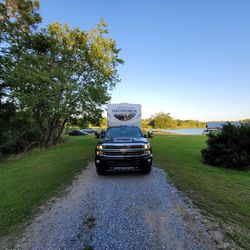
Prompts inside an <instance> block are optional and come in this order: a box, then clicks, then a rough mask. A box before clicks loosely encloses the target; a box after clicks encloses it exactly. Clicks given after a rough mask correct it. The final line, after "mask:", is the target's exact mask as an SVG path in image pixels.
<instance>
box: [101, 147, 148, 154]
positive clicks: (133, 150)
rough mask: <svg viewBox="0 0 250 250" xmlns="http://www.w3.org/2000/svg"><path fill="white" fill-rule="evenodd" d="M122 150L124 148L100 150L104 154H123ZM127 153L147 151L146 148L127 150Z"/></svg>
mask: <svg viewBox="0 0 250 250" xmlns="http://www.w3.org/2000/svg"><path fill="white" fill-rule="evenodd" d="M121 149H123V148H114V149H113V148H111V149H110V148H103V149H99V150H101V151H103V152H114V153H121ZM125 149H126V150H127V151H126V153H127V152H140V151H145V150H146V149H145V148H125Z"/></svg>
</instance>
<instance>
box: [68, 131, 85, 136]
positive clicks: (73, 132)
mask: <svg viewBox="0 0 250 250" xmlns="http://www.w3.org/2000/svg"><path fill="white" fill-rule="evenodd" d="M87 134H88V133H86V132H83V131H81V130H71V131H69V132H68V135H72V136H76V135H87Z"/></svg>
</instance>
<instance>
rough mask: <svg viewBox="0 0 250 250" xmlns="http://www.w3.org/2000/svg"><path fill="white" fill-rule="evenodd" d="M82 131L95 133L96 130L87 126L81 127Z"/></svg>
mask: <svg viewBox="0 0 250 250" xmlns="http://www.w3.org/2000/svg"><path fill="white" fill-rule="evenodd" d="M81 131H83V132H85V133H88V134H89V133H95V132H96V130H94V129H92V128H85V129H81Z"/></svg>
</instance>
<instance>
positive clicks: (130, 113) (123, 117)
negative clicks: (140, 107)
mask: <svg viewBox="0 0 250 250" xmlns="http://www.w3.org/2000/svg"><path fill="white" fill-rule="evenodd" d="M112 113H113V115H114V117H115V118H116V119H117V120H119V121H129V120H131V119H133V118H134V117H135V116H136V113H137V110H136V109H128V108H124V107H121V108H120V107H118V108H116V109H112Z"/></svg>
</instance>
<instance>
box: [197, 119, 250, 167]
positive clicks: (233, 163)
mask: <svg viewBox="0 0 250 250" xmlns="http://www.w3.org/2000/svg"><path fill="white" fill-rule="evenodd" d="M206 143H207V145H208V147H207V148H206V149H203V150H202V151H201V153H202V157H203V162H204V163H206V164H209V165H213V166H220V167H226V168H237V169H241V170H246V169H250V126H247V125H243V124H242V125H241V126H240V127H235V126H233V125H232V124H231V123H227V124H226V125H224V126H223V129H222V131H221V132H218V133H210V134H209V135H208V140H207V141H206Z"/></svg>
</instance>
